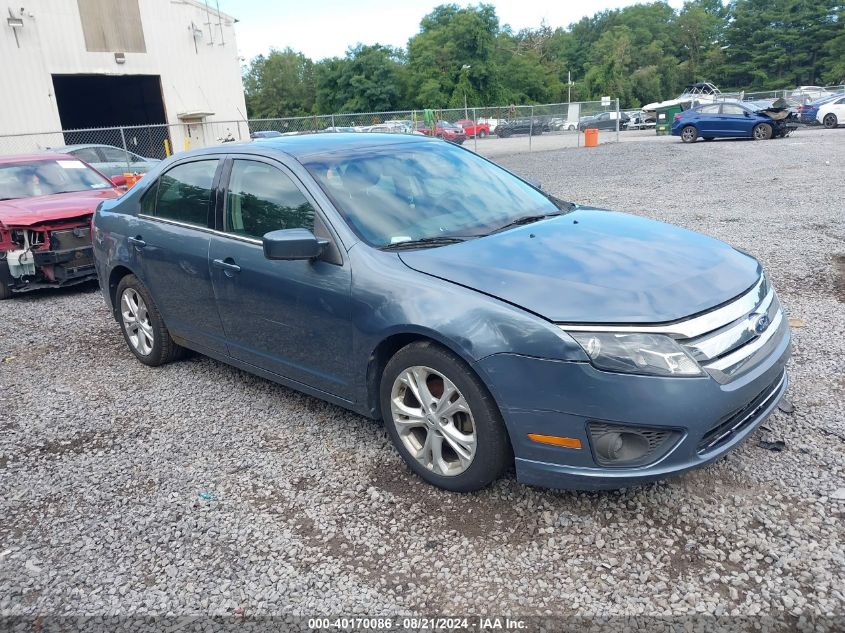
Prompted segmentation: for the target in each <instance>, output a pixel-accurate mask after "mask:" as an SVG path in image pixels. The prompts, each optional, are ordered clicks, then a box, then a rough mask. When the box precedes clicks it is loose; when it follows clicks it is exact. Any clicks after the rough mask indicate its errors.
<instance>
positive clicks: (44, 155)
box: [0, 152, 79, 165]
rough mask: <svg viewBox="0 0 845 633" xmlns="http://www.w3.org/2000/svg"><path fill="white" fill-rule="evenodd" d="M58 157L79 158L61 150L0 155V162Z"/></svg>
mask: <svg viewBox="0 0 845 633" xmlns="http://www.w3.org/2000/svg"><path fill="white" fill-rule="evenodd" d="M57 158H66V159H68V160H79V159H78V158H76V157H75V156H71V155H69V154H64V153H61V152H42V153H41V154H12V155H10V156H0V164H3V165H7V164H12V163H31V162H32V161H36V160H56V159H57Z"/></svg>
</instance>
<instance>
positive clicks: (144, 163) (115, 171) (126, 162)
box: [50, 144, 159, 178]
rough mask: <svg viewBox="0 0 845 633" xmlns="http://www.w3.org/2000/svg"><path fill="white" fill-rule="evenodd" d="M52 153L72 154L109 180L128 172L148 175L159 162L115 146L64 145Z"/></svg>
mask: <svg viewBox="0 0 845 633" xmlns="http://www.w3.org/2000/svg"><path fill="white" fill-rule="evenodd" d="M50 151H51V152H56V153H58V154H70V155H71V156H73V157H74V158H78V159H79V160H81V161H85V162H86V163H88V164H89V165H91V167H93V168H94V169H96V170H97V171H99V172H100V173H101V174H105V175H106V176H108V177H109V178H111V177H113V176H119V175H121V174H123V173H126V172H130V173H133V174H146V173H147V172H148V171H149V170H150V169H151V168H152V167H153V166H155V165H156V163H158V162H159V159H158V158H146V157H144V156H140V155H138V154H135V153H134V152H130V151H127V150H124V149H121V148H119V147H115V146H114V145H91V144H88V145H64V146H62V147H51V148H50Z"/></svg>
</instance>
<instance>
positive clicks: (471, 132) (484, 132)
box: [456, 119, 490, 138]
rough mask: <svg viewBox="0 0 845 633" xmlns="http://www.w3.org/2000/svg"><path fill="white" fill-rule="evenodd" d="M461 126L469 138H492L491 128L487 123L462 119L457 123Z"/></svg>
mask: <svg viewBox="0 0 845 633" xmlns="http://www.w3.org/2000/svg"><path fill="white" fill-rule="evenodd" d="M456 123H457V125H460V126H461V127H462V128H463V130H464V132H465V133H466V135H467V136H468V137H469V138H475V137H476V136H477V137H478V138H486V137H488V136H490V126H489V125H488V124H487V123H481V122H478V123H476V122H475V121H471V120H470V119H461V120H460V121H457V122H456Z"/></svg>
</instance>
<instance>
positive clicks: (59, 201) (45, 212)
mask: <svg viewBox="0 0 845 633" xmlns="http://www.w3.org/2000/svg"><path fill="white" fill-rule="evenodd" d="M120 195H121V194H120V191H118V190H117V189H97V190H96V191H94V190H92V191H76V192H73V193H59V194H56V195H53V196H37V197H34V198H17V199H15V200H3V201H0V224H3V225H5V226H31V225H33V224H38V223H39V222H50V221H56V220H65V219H68V218H77V217H79V216H83V215H90V214H92V213H94V211H95V210H96V208H97V205H98V204H100V203H101V202H102V201H103V200H109V199H111V198H117V197H119V196H120Z"/></svg>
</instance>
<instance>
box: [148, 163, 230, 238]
mask: <svg viewBox="0 0 845 633" xmlns="http://www.w3.org/2000/svg"><path fill="white" fill-rule="evenodd" d="M217 162H218V161H217V159H214V160H199V161H195V162H192V163H183V164H181V165H176V167H173V168H172V169H170V170H169V171H168V172H167V173H165V174H164V175H163V176H162V177H161V179H160V180H159V185H158V196H157V198H156V206H155V216H156V217H158V218H165V219H167V220H174V221H177V222H184V223H185V224H194V225H196V226H208V218H209V214H210V213H211V207H212V200H211V193H212V189H211V185H212V183H213V182H214V172H215V171H217Z"/></svg>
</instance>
